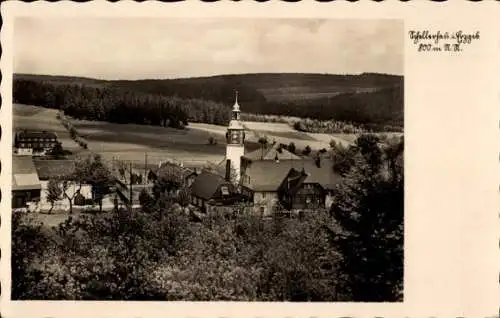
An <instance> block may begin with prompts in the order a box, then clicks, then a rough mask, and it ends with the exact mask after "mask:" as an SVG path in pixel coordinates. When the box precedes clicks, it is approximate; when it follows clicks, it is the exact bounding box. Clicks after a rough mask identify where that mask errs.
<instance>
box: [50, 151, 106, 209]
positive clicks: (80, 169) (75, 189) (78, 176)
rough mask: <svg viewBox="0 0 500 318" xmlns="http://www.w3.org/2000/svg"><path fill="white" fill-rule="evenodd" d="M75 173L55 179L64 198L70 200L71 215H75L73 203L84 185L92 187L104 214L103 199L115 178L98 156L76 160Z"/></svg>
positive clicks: (94, 196)
mask: <svg viewBox="0 0 500 318" xmlns="http://www.w3.org/2000/svg"><path fill="white" fill-rule="evenodd" d="M75 161H76V162H75V171H74V172H73V173H71V174H69V175H66V176H60V177H57V178H54V179H53V181H54V182H56V183H57V184H58V185H59V188H60V190H61V193H62V196H63V197H64V198H66V199H67V200H68V204H69V213H70V214H71V213H73V201H74V199H75V197H76V196H77V195H78V194H79V193H80V189H81V187H82V184H90V185H91V186H92V193H93V198H94V200H95V201H97V202H98V203H99V211H101V212H102V199H103V197H104V195H106V194H107V193H108V192H109V189H110V187H111V186H112V184H113V177H112V175H111V172H110V171H109V170H108V168H107V167H106V165H105V164H104V163H103V162H102V159H101V156H100V155H98V154H94V155H89V156H86V157H78V158H76V159H75Z"/></svg>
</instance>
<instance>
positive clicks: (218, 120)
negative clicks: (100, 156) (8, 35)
mask: <svg viewBox="0 0 500 318" xmlns="http://www.w3.org/2000/svg"><path fill="white" fill-rule="evenodd" d="M13 95H14V100H16V102H19V103H23V104H30V105H38V106H42V107H47V108H56V109H60V110H62V111H63V112H64V114H66V115H68V116H72V117H74V118H77V119H87V120H98V121H109V122H114V123H135V124H148V125H156V126H162V127H167V126H169V127H174V128H183V127H184V126H185V125H187V122H188V120H189V121H193V122H205V123H211V124H221V125H222V124H227V122H228V121H229V111H228V107H227V106H224V105H221V104H219V103H216V102H213V101H210V100H201V99H193V98H188V99H181V98H179V97H177V96H175V94H168V95H165V94H163V93H162V92H158V91H156V92H153V93H152V92H149V91H148V90H147V89H146V90H141V89H140V88H138V87H136V89H123V88H121V87H120V88H117V87H113V85H102V86H95V85H74V84H71V82H66V83H64V84H61V83H57V82H54V81H51V80H47V81H44V80H38V79H36V78H35V79H33V78H30V79H26V78H17V79H15V80H14V84H13ZM59 116H60V115H59ZM60 117H61V116H60ZM67 128H68V127H67ZM68 130H69V131H70V134H71V137H72V138H75V137H76V135H77V132H76V131H73V130H72V128H71V127H69V128H68ZM82 147H83V146H82Z"/></svg>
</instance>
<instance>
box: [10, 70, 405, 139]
mask: <svg viewBox="0 0 500 318" xmlns="http://www.w3.org/2000/svg"><path fill="white" fill-rule="evenodd" d="M403 84H404V83H403V78H402V77H400V76H390V75H384V74H360V75H330V74H242V75H223V76H214V77H203V78H189V79H171V80H138V81H99V80H94V79H81V78H73V79H72V78H63V77H51V76H34V75H16V76H15V77H14V90H13V97H14V101H16V102H19V103H25V104H33V105H40V106H43V107H48V108H61V109H63V110H64V111H65V113H66V114H68V115H70V116H73V117H75V118H80V119H90V120H101V121H109V122H117V123H132V122H133V123H136V124H150V125H159V126H172V127H179V128H181V127H183V126H185V125H186V124H187V122H188V121H190V122H205V123H212V124H222V125H226V124H227V122H228V120H229V116H230V114H229V111H228V110H229V107H228V106H229V105H231V104H232V103H233V102H234V94H233V92H234V89H237V90H238V91H239V92H240V93H241V94H240V102H241V103H242V105H244V107H243V108H244V110H245V112H248V113H252V114H259V115H258V116H257V115H251V114H249V115H245V116H247V117H246V118H249V119H253V120H256V121H266V122H269V121H271V122H273V121H277V122H283V121H286V122H288V123H289V124H292V122H295V120H290V121H289V120H288V118H289V117H290V116H294V117H300V118H311V119H315V120H320V121H325V122H326V123H325V124H318V123H316V124H314V125H308V124H304V123H302V126H303V128H302V129H306V131H310V132H325V133H333V132H346V131H349V132H352V131H357V130H358V129H359V128H362V129H363V130H364V131H400V130H401V129H402V127H403V111H404V102H403V95H404V94H403V93H404V90H403ZM297 90H298V91H297ZM315 92H316V93H315ZM325 93H326V95H325ZM325 96H326V97H325ZM266 115H267V117H266ZM285 115H286V116H285ZM281 117H286V119H283V118H281Z"/></svg>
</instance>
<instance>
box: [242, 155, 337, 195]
mask: <svg viewBox="0 0 500 318" xmlns="http://www.w3.org/2000/svg"><path fill="white" fill-rule="evenodd" d="M292 168H293V169H295V170H297V171H302V169H304V171H305V173H307V177H306V178H305V180H304V181H303V182H304V183H318V184H320V185H321V186H322V187H323V188H325V189H334V188H335V186H336V185H337V184H338V183H339V182H340V181H341V177H340V176H339V175H338V174H336V173H335V172H334V171H333V161H332V160H331V159H322V160H321V161H320V163H319V166H318V164H317V163H316V161H315V160H313V159H310V158H306V159H303V160H280V161H278V162H276V161H274V160H259V161H252V163H250V165H249V166H248V167H247V168H246V170H245V175H246V176H247V177H243V178H242V182H243V185H244V186H246V187H248V188H250V189H252V190H254V191H277V190H278V188H279V187H280V185H281V184H282V182H283V180H284V179H285V177H287V176H288V174H289V172H290V169H292Z"/></svg>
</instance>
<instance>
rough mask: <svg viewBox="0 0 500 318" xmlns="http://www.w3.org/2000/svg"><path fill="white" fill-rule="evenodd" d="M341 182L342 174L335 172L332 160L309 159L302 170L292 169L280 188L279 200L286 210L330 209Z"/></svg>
mask: <svg viewBox="0 0 500 318" xmlns="http://www.w3.org/2000/svg"><path fill="white" fill-rule="evenodd" d="M340 182H341V177H340V175H338V174H336V173H334V172H333V161H332V160H329V159H321V157H318V158H316V159H314V160H307V161H305V162H304V164H303V167H302V169H301V170H298V169H297V168H292V169H290V171H289V172H288V174H287V176H286V177H285V179H284V180H283V182H282V183H281V185H280V186H279V188H278V197H279V201H280V203H281V205H282V206H283V207H284V208H285V209H286V210H301V211H307V210H317V209H322V208H327V209H328V208H330V206H331V205H332V197H333V194H334V193H335V189H336V187H337V185H338V184H339V183H340Z"/></svg>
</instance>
